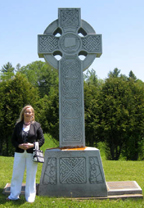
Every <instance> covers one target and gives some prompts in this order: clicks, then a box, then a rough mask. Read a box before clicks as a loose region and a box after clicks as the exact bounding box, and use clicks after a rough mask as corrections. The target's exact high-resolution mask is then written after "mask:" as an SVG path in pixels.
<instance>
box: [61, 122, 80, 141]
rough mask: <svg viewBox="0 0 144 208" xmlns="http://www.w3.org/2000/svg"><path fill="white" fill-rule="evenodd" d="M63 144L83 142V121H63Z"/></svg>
mask: <svg viewBox="0 0 144 208" xmlns="http://www.w3.org/2000/svg"><path fill="white" fill-rule="evenodd" d="M62 126H63V128H62V138H63V142H65V141H69V143H70V142H74V141H78V142H81V140H82V119H81V118H80V119H64V120H63V121H62Z"/></svg>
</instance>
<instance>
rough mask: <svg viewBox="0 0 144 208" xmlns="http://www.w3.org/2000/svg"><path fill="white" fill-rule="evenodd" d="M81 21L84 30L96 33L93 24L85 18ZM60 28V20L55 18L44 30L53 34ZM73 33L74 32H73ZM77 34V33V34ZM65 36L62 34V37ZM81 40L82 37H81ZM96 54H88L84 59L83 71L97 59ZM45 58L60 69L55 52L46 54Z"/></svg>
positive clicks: (45, 32)
mask: <svg viewBox="0 0 144 208" xmlns="http://www.w3.org/2000/svg"><path fill="white" fill-rule="evenodd" d="M81 23H82V29H83V30H84V31H86V33H87V34H89V33H95V31H94V29H93V28H92V26H91V25H90V24H89V23H87V22H86V21H84V20H81ZM57 28H58V20H55V21H53V22H52V23H51V24H50V25H49V26H48V27H47V28H46V30H45V31H44V34H53V33H54V31H56V30H57ZM71 34H73V33H71ZM75 36H76V35H75ZM62 37H64V35H63V36H61V38H62ZM76 37H77V36H76ZM78 38H79V39H80V37H79V36H78ZM80 41H81V39H80ZM95 57H96V56H95V54H87V56H86V58H85V59H84V60H83V71H84V70H85V69H87V68H88V67H89V66H90V65H91V64H92V62H93V61H94V59H95ZM44 59H45V60H46V62H47V63H49V64H50V65H51V66H52V67H54V68H55V69H59V67H58V66H59V64H58V62H59V61H57V60H56V59H55V58H54V57H53V54H44Z"/></svg>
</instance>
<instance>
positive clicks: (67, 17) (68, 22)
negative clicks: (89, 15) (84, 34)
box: [59, 9, 80, 29]
mask: <svg viewBox="0 0 144 208" xmlns="http://www.w3.org/2000/svg"><path fill="white" fill-rule="evenodd" d="M79 16H80V13H79V9H67V10H65V9H62V10H61V9H60V19H59V21H60V25H61V27H62V28H64V29H65V28H78V27H79Z"/></svg>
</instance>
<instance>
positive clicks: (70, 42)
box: [59, 33, 82, 54]
mask: <svg viewBox="0 0 144 208" xmlns="http://www.w3.org/2000/svg"><path fill="white" fill-rule="evenodd" d="M81 45H82V41H81V39H80V37H79V36H78V35H76V34H74V33H67V34H65V35H63V36H61V38H60V40H59V47H60V49H61V50H62V51H63V52H64V53H66V54H73V53H78V51H79V49H80V47H81Z"/></svg>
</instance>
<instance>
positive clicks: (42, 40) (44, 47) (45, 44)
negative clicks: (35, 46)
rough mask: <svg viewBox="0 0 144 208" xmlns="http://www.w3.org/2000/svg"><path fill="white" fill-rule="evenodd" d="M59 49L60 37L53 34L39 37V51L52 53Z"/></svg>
mask: <svg viewBox="0 0 144 208" xmlns="http://www.w3.org/2000/svg"><path fill="white" fill-rule="evenodd" d="M57 49H58V38H56V37H54V36H53V35H49V36H44V35H43V36H40V37H39V52H40V53H41V52H42V53H52V52H54V51H55V50H57Z"/></svg>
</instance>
